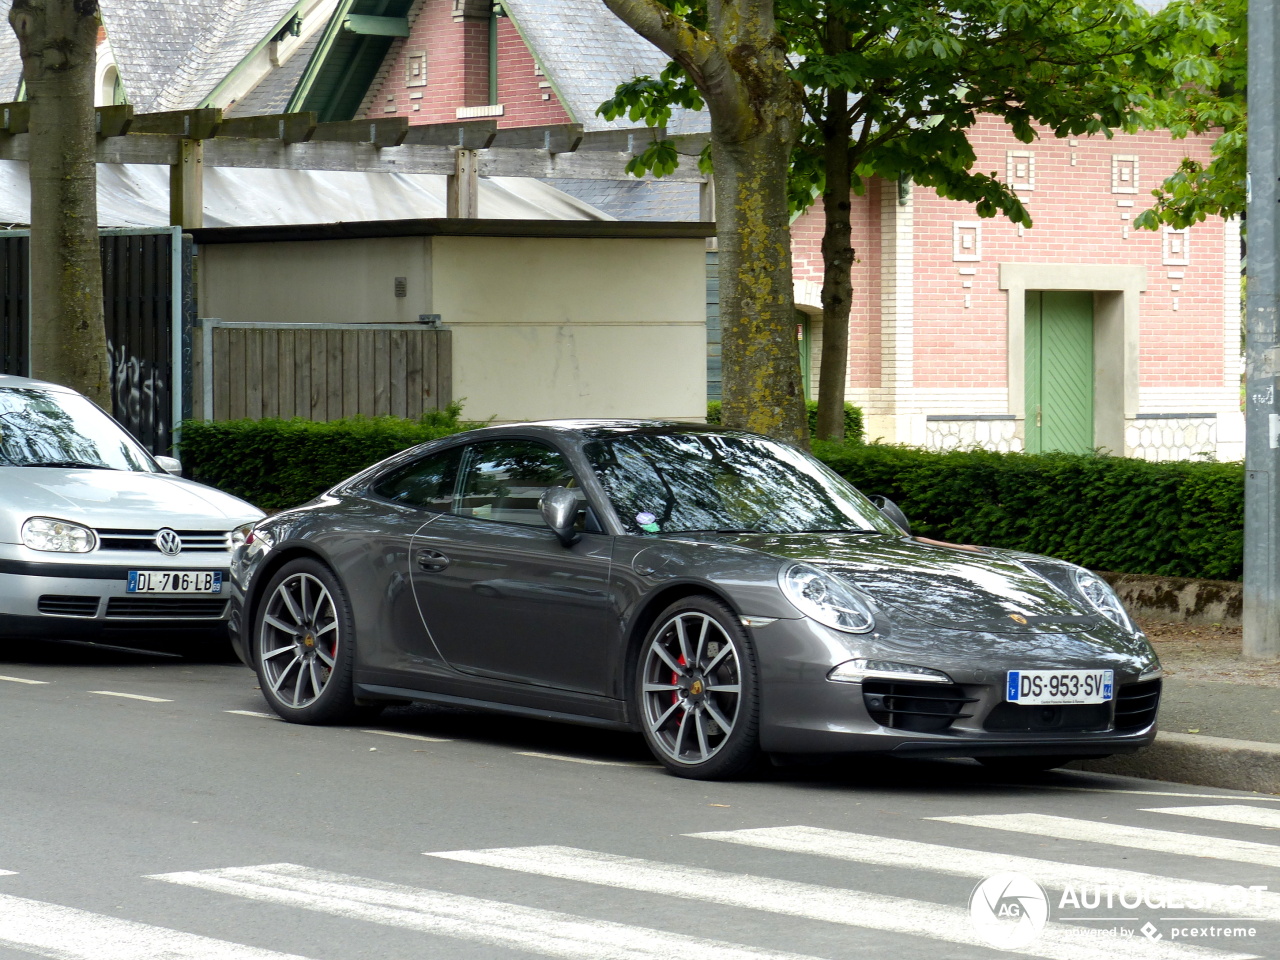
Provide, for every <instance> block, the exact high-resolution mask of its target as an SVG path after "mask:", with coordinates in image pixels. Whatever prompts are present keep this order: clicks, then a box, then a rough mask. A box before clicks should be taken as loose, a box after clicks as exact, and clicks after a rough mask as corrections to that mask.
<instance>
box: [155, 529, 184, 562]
mask: <svg viewBox="0 0 1280 960" xmlns="http://www.w3.org/2000/svg"><path fill="white" fill-rule="evenodd" d="M156 547H157V548H158V549H159V550H160V552H161V553H163V554H164V555H165V556H166V557H176V556H177V555H178V554H180V553H181V552H182V538H181V537H180V536H178V535H177V533H175V532H174V531H172V530H170V529H169V528H168V527H165V528H164V529H163V530H161V531H160V532H159V533H157V534H156Z"/></svg>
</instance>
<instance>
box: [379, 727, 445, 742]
mask: <svg viewBox="0 0 1280 960" xmlns="http://www.w3.org/2000/svg"><path fill="white" fill-rule="evenodd" d="M360 732H361V733H374V734H377V735H378V736H380V737H399V738H400V739H401V740H421V741H422V742H423V743H453V741H452V740H450V739H449V738H448V737H425V736H423V735H422V734H420V733H401V732H400V731H399V730H361V731H360Z"/></svg>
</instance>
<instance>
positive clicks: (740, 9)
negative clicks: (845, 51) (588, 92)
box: [604, 0, 809, 448]
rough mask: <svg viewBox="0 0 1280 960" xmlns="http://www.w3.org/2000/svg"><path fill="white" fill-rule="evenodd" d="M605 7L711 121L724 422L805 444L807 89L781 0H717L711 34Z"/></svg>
mask: <svg viewBox="0 0 1280 960" xmlns="http://www.w3.org/2000/svg"><path fill="white" fill-rule="evenodd" d="M604 2H605V6H607V7H608V8H609V9H610V10H612V11H613V12H614V13H615V14H617V16H618V17H619V18H621V19H622V21H623V22H624V23H626V24H628V25H629V26H631V28H632V29H634V30H635V31H636V32H637V33H639V34H640V35H641V36H642V37H645V38H646V39H648V40H649V41H650V42H651V43H653V44H654V45H655V46H657V47H658V48H659V49H660V50H662V51H663V52H664V53H666V54H667V55H668V56H670V57H671V58H672V59H673V60H677V61H679V63H680V65H681V66H683V67H684V69H685V70H686V71H687V72H688V74H689V76H690V78H691V79H692V80H693V82H694V83H695V84H696V85H697V87H698V90H699V91H701V93H702V96H703V98H704V99H705V100H706V103H707V110H708V112H709V113H710V114H711V160H712V163H713V164H714V166H715V184H716V186H715V190H716V228H717V235H718V236H719V244H720V331H721V351H722V356H723V361H724V379H723V384H724V388H723V389H724V400H723V406H722V407H721V420H722V422H723V423H724V424H725V425H726V426H730V427H738V428H741V429H746V430H754V431H756V432H758V433H763V434H766V435H768V436H771V437H774V438H776V439H778V440H783V441H786V442H787V443H793V444H795V445H796V446H798V447H801V448H807V447H808V446H809V430H808V426H807V423H806V417H805V409H804V397H803V395H802V392H801V389H800V357H799V356H798V354H797V353H796V327H795V322H796V317H795V304H794V299H793V295H792V289H791V229H790V216H789V213H788V209H787V168H788V166H789V164H790V160H791V148H792V146H793V145H794V144H795V141H796V137H798V136H799V134H800V121H801V99H800V97H801V91H800V89H799V87H798V86H797V85H796V83H795V81H794V80H792V79H791V75H790V69H789V67H788V65H787V61H786V51H787V45H786V41H785V40H784V39H783V38H782V37H781V36H780V35H779V34H778V31H777V27H776V24H775V22H774V11H773V0H713V2H709V3H708V4H707V24H706V27H705V28H704V29H699V28H698V27H695V26H693V25H692V24H691V23H690V22H689V21H687V20H684V19H681V18H680V17H679V16H677V15H676V14H674V13H673V12H672V9H671V8H670V7H667V6H664V5H663V4H662V3H660V2H658V0H604ZM658 282H661V279H660V278H659V281H658Z"/></svg>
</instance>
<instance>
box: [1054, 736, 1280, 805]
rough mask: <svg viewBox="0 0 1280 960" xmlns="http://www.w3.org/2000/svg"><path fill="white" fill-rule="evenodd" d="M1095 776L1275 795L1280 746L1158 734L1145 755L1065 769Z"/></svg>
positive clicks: (1278, 786) (1279, 779)
mask: <svg viewBox="0 0 1280 960" xmlns="http://www.w3.org/2000/svg"><path fill="white" fill-rule="evenodd" d="M1070 766H1071V767H1074V768H1076V769H1079V770H1091V771H1094V772H1096V773H1116V774H1121V775H1123V776H1127V777H1142V778H1144V779H1147V780H1167V781H1170V782H1171V783H1188V784H1193V785H1195V786H1200V787H1222V788H1224V789H1227V790H1247V791H1252V792H1254V793H1274V794H1280V744H1276V743H1260V742H1257V741H1254V740H1229V739H1227V738H1226V737H1203V736H1196V735H1195V734H1190V733H1160V734H1157V736H1156V741H1155V743H1153V744H1152V745H1151V746H1149V747H1147V748H1146V749H1144V750H1139V751H1138V752H1137V753H1131V754H1125V755H1123V756H1115V757H1107V758H1106V759H1105V760H1082V761H1077V762H1076V763H1073V764H1071V765H1070Z"/></svg>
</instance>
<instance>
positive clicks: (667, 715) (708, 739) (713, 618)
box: [635, 596, 760, 780]
mask: <svg viewBox="0 0 1280 960" xmlns="http://www.w3.org/2000/svg"><path fill="white" fill-rule="evenodd" d="M635 667H636V669H635V704H636V708H637V711H636V712H637V715H638V718H639V721H640V727H641V732H642V733H643V735H644V738H645V742H646V743H647V744H648V746H649V749H650V750H651V751H652V752H653V755H654V756H655V757H656V758H657V759H658V760H659V761H660V762H661V763H662V765H663V766H665V767H666V768H667V770H668V771H669V772H671V773H673V774H675V775H676V776H677V777H688V778H690V779H694V780H724V779H729V778H731V777H736V776H740V775H742V774H743V773H745V772H746V771H747V770H748V769H750V768H751V767H752V766H754V765H755V763H756V761H757V760H758V759H759V757H760V693H759V679H758V671H757V667H756V654H755V648H754V647H753V646H752V644H751V638H750V637H749V636H748V635H747V633H746V631H745V630H744V629H743V627H742V624H741V622H740V621H739V619H738V618H737V617H736V616H735V615H734V613H733V611H732V610H730V609H729V608H728V607H727V606H725V605H724V604H723V603H721V602H720V601H719V600H715V599H713V598H711V597H701V596H693V597H686V598H684V599H683V600H678V601H677V602H675V603H673V604H672V605H671V606H669V607H667V608H666V609H665V610H663V611H662V613H661V614H660V615H659V616H658V618H657V620H655V621H654V625H653V628H652V629H650V631H649V633H648V635H647V636H646V637H645V640H644V643H643V645H642V646H641V648H640V652H639V655H638V657H637V660H636V664H635Z"/></svg>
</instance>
